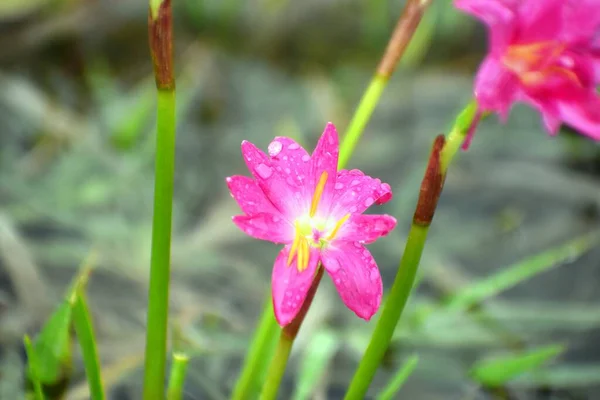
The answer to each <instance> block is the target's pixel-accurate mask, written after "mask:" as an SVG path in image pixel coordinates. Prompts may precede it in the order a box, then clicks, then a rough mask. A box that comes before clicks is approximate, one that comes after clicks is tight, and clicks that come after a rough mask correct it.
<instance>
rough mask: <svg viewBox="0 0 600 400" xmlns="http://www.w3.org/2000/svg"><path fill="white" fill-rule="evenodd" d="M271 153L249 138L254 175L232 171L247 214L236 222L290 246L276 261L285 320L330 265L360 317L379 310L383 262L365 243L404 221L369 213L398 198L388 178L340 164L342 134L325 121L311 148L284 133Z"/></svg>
mask: <svg viewBox="0 0 600 400" xmlns="http://www.w3.org/2000/svg"><path fill="white" fill-rule="evenodd" d="M268 150H269V155H268V156H267V155H266V154H265V153H263V152H262V151H261V150H259V149H258V148H257V147H256V146H255V145H253V144H252V143H250V142H247V141H244V142H242V154H243V156H244V160H245V161H246V164H247V165H248V168H249V169H250V172H252V175H253V176H254V179H251V178H248V177H245V176H232V177H230V178H227V185H228V186H229V190H230V192H231V195H232V197H233V198H234V199H235V200H236V201H237V202H238V204H239V206H240V208H241V209H242V211H243V212H244V215H236V216H235V217H233V222H234V223H235V224H236V225H237V226H238V227H239V228H240V229H241V230H242V231H244V232H245V233H247V234H248V235H250V236H252V237H254V238H257V239H262V240H268V241H270V242H275V243H283V244H285V247H284V248H283V249H282V250H281V252H280V253H279V255H278V256H277V258H276V259H275V265H274V267H273V275H272V285H273V305H274V308H275V317H276V318H277V321H278V322H279V324H280V325H281V326H285V325H287V324H289V323H290V322H291V321H292V320H293V319H294V317H295V316H296V314H297V313H298V311H299V310H300V307H301V306H302V303H303V302H304V299H305V297H306V294H307V292H308V290H309V288H310V286H311V283H312V281H313V277H314V276H315V273H316V272H317V268H320V267H319V263H321V264H322V265H323V267H324V268H325V270H326V271H327V273H328V274H329V276H331V279H332V280H333V282H334V284H335V286H336V288H337V290H338V292H339V294H340V296H341V298H342V301H343V302H344V303H345V304H346V306H347V307H348V308H350V309H351V310H352V311H354V312H355V313H356V315H358V316H359V317H361V318H363V319H366V320H369V319H370V318H371V317H372V316H373V314H375V313H376V312H377V309H378V308H379V305H380V303H381V295H382V292H383V289H382V284H381V277H380V275H379V270H378V268H377V264H376V263H375V260H374V259H373V256H371V253H370V252H369V251H368V250H367V249H366V248H365V247H364V244H365V243H372V242H374V241H375V240H377V239H378V238H379V237H381V236H384V235H386V234H387V233H389V232H390V231H391V230H392V229H394V227H395V226H396V220H395V219H394V218H393V217H391V216H389V215H362V213H363V211H365V210H366V209H367V208H369V206H371V205H372V204H373V203H377V204H382V203H384V202H387V201H388V200H390V199H391V198H392V191H391V188H390V186H389V185H388V184H386V183H381V181H380V180H379V179H373V178H371V177H369V176H366V175H365V174H363V173H362V172H361V171H359V170H356V169H355V170H351V171H347V170H341V171H338V169H337V165H338V152H339V143H338V135H337V132H336V130H335V127H334V126H333V124H331V123H329V124H327V126H326V127H325V131H324V132H323V135H322V136H321V138H320V139H319V142H318V144H317V147H316V148H315V151H314V152H313V154H312V155H309V154H308V153H307V152H306V150H304V149H303V148H302V147H301V146H300V145H299V144H298V143H296V142H295V141H293V140H292V139H289V138H286V137H276V138H275V139H274V140H273V141H272V142H271V144H269V148H268Z"/></svg>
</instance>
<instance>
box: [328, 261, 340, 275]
mask: <svg viewBox="0 0 600 400" xmlns="http://www.w3.org/2000/svg"><path fill="white" fill-rule="evenodd" d="M327 269H328V270H329V272H337V271H339V269H340V263H339V262H338V260H336V259H335V258H331V259H330V260H329V262H328V263H327Z"/></svg>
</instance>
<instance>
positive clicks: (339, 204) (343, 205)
mask: <svg viewBox="0 0 600 400" xmlns="http://www.w3.org/2000/svg"><path fill="white" fill-rule="evenodd" d="M334 190H335V195H334V199H333V206H332V208H331V213H330V215H331V216H333V217H335V218H341V217H343V216H344V215H346V214H348V213H350V214H354V213H358V214H360V213H362V212H363V211H365V210H366V209H367V208H369V207H370V206H371V205H372V204H373V203H376V204H383V203H385V202H387V201H389V200H391V198H392V189H391V188H390V185H388V184H387V183H382V182H381V181H380V180H379V179H375V178H371V177H370V176H368V175H365V174H363V173H362V172H361V171H360V170H357V169H353V170H350V171H348V170H342V171H340V172H339V173H338V176H337V181H336V183H335V185H334Z"/></svg>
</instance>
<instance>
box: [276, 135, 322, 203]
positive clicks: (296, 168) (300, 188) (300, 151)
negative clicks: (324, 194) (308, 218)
mask: <svg viewBox="0 0 600 400" xmlns="http://www.w3.org/2000/svg"><path fill="white" fill-rule="evenodd" d="M268 152H269V156H270V157H271V162H272V163H273V165H274V166H275V169H276V170H277V171H278V172H279V173H280V174H281V175H283V176H284V177H285V181H286V183H287V184H288V186H289V187H293V188H295V189H294V190H295V191H296V192H300V197H301V199H300V201H299V203H300V205H301V208H302V209H301V210H298V211H299V212H307V211H308V208H309V207H310V202H311V199H312V188H313V186H314V183H313V179H312V175H311V163H310V156H309V155H308V153H307V152H306V150H304V148H303V147H302V146H300V145H299V144H298V143H297V142H296V141H294V140H293V139H290V138H288V137H283V136H277V137H276V138H275V139H273V141H272V142H271V143H270V144H269V147H268Z"/></svg>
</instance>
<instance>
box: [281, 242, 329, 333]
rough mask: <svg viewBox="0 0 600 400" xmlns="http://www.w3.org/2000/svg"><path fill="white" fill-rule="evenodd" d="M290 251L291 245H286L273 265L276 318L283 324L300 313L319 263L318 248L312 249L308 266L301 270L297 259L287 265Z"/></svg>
mask: <svg viewBox="0 0 600 400" xmlns="http://www.w3.org/2000/svg"><path fill="white" fill-rule="evenodd" d="M289 252H290V246H285V247H284V248H283V249H282V250H281V251H280V252H279V255H278V256H277V258H276V259H275V265H274V266H273V275H272V282H271V283H272V291H273V308H274V310H275V319H277V322H278V323H279V325H281V326H285V325H287V324H289V323H290V322H291V321H292V320H293V319H294V317H295V316H296V315H297V314H298V311H299V310H300V307H302V303H303V302H304V299H305V298H306V294H307V293H308V289H310V285H311V284H312V281H313V278H314V276H315V272H316V270H317V264H318V263H319V252H318V250H317V249H311V253H310V260H309V263H308V268H306V269H305V270H304V271H302V272H299V271H298V268H296V260H294V262H292V264H291V265H289V266H288V265H287V258H288V255H289Z"/></svg>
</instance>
